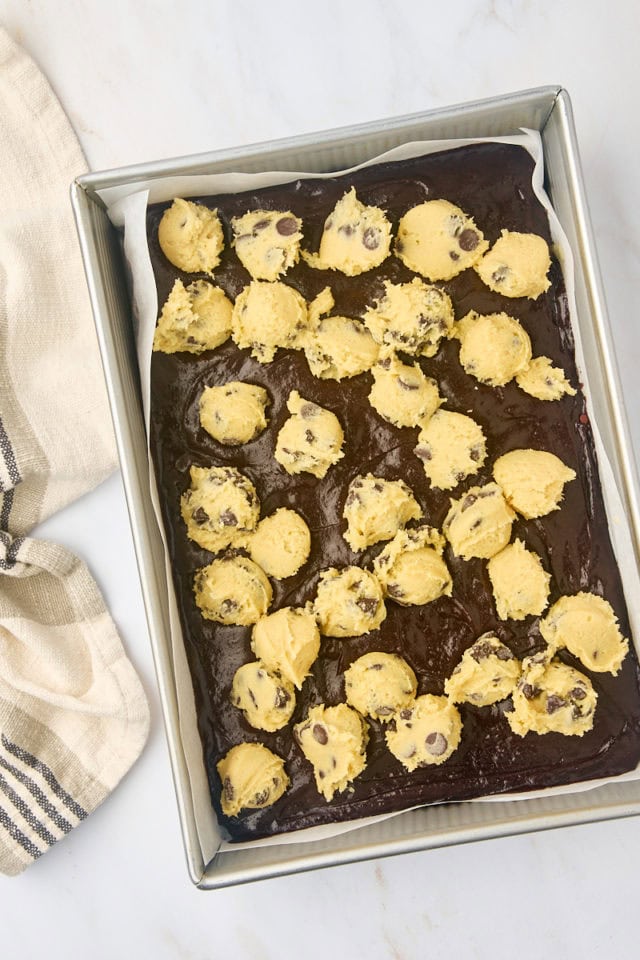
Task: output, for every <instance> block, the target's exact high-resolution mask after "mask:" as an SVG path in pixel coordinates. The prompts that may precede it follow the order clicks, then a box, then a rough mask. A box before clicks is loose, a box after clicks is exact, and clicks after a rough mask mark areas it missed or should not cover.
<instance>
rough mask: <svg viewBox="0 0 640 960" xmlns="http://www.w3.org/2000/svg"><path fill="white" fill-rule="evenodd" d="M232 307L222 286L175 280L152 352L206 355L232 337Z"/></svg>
mask: <svg viewBox="0 0 640 960" xmlns="http://www.w3.org/2000/svg"><path fill="white" fill-rule="evenodd" d="M232 311H233V304H232V303H231V301H230V300H229V299H227V297H226V295H225V293H224V291H223V290H221V289H220V287H214V285H213V284H212V283H208V281H207V280H194V282H193V283H190V284H189V285H188V286H187V287H185V285H184V284H183V282H182V280H176V282H175V283H174V285H173V287H172V289H171V293H170V294H169V296H168V297H167V299H166V301H165V304H164V306H163V308H162V312H161V313H160V319H159V320H158V326H157V327H156V332H155V334H154V337H153V349H154V350H155V351H158V352H160V353H203V352H204V351H205V350H215V348H216V347H219V346H220V344H221V343H224V342H225V340H227V339H228V338H229V337H230V336H231V313H232Z"/></svg>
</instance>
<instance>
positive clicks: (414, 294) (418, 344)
mask: <svg viewBox="0 0 640 960" xmlns="http://www.w3.org/2000/svg"><path fill="white" fill-rule="evenodd" d="M384 289H385V292H384V295H383V296H382V298H381V299H380V300H379V301H378V302H377V303H376V305H375V306H374V307H370V308H369V309H368V310H367V311H366V312H365V314H364V317H363V319H364V322H365V324H366V325H367V327H368V328H369V330H370V331H371V334H372V336H373V339H374V340H375V341H376V342H377V343H379V344H385V345H386V346H388V347H391V348H392V349H394V350H402V351H404V352H405V353H410V354H413V355H414V356H422V357H433V356H435V355H436V353H437V352H438V347H439V346H440V341H441V340H442V338H443V337H448V336H449V334H450V332H451V330H452V328H453V306H452V303H451V298H450V297H449V296H448V295H447V294H446V293H445V292H444V290H440V288H439V287H432V286H429V285H428V284H426V283H424V281H423V280H421V279H420V278H419V277H414V278H413V280H412V281H411V282H410V283H391V281H390V280H385V283H384Z"/></svg>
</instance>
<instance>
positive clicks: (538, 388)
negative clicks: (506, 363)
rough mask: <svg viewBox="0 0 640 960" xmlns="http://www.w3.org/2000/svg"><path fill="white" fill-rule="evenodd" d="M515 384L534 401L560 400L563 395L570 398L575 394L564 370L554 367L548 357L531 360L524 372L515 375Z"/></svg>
mask: <svg viewBox="0 0 640 960" xmlns="http://www.w3.org/2000/svg"><path fill="white" fill-rule="evenodd" d="M516 383H517V384H518V386H519V387H520V389H521V390H524V392H525V393H528V394H529V396H530V397H535V398H536V400H560V398H561V397H563V396H564V395H565V394H568V395H569V396H571V397H574V396H575V394H576V391H575V390H574V389H573V387H572V386H571V384H570V383H569V381H568V380H567V378H566V376H565V373H564V370H562V369H561V368H560V367H554V366H553V364H552V363H551V360H550V359H549V357H536V358H535V359H534V360H532V361H531V363H530V364H529V366H528V367H527V369H526V370H523V371H522V372H521V373H518V374H517V375H516Z"/></svg>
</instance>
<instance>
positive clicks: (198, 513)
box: [191, 507, 209, 526]
mask: <svg viewBox="0 0 640 960" xmlns="http://www.w3.org/2000/svg"><path fill="white" fill-rule="evenodd" d="M191 519H192V520H193V521H194V523H197V524H198V525H199V526H202V524H203V523H208V522H209V514H208V513H207V511H206V510H205V509H204V507H198V509H197V510H194V511H193V513H192V514H191Z"/></svg>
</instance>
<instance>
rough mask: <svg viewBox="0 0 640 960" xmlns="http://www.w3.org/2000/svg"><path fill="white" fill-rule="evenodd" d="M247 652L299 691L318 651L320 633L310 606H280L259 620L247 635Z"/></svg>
mask: <svg viewBox="0 0 640 960" xmlns="http://www.w3.org/2000/svg"><path fill="white" fill-rule="evenodd" d="M251 649H252V650H253V652H254V653H255V655H256V657H258V659H259V660H262V661H263V663H265V664H266V665H267V667H268V669H269V670H271V671H275V672H276V673H279V674H280V675H281V676H283V677H285V678H286V679H287V680H290V681H291V683H292V684H293V685H294V686H295V687H297V688H298V690H300V688H301V687H302V684H303V682H304V679H305V677H308V676H309V670H310V669H311V666H312V665H313V663H314V662H315V660H316V658H317V656H318V653H319V652H320V631H319V630H318V625H317V623H316V619H315V616H314V614H313V610H312V607H311V604H307V605H306V606H304V607H281V608H280V610H276V612H275V613H271V614H269V615H268V616H263V617H261V618H260V619H259V620H258V621H257V622H256V624H255V626H254V628H253V631H252V634H251Z"/></svg>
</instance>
